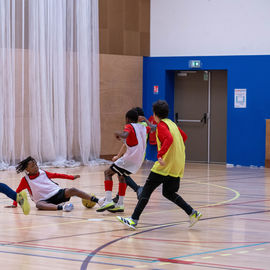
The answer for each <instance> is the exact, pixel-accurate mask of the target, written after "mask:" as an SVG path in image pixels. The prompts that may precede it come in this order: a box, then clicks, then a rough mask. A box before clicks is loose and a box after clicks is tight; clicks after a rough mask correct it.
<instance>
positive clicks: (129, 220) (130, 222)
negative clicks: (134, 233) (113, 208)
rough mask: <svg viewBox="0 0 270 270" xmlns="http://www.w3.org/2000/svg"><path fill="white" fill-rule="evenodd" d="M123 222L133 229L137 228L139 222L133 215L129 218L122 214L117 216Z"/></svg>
mask: <svg viewBox="0 0 270 270" xmlns="http://www.w3.org/2000/svg"><path fill="white" fill-rule="evenodd" d="M116 218H117V219H118V220H119V221H120V222H121V223H123V224H125V225H127V226H128V227H130V228H132V229H133V230H136V226H137V222H135V221H134V220H133V219H132V218H131V217H129V218H123V217H120V216H117V217H116Z"/></svg>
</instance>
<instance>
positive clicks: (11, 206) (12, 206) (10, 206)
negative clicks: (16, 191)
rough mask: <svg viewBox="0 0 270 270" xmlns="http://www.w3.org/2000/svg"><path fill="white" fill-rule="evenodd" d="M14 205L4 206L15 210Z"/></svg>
mask: <svg viewBox="0 0 270 270" xmlns="http://www.w3.org/2000/svg"><path fill="white" fill-rule="evenodd" d="M16 207H17V206H16V205H6V206H5V208H16Z"/></svg>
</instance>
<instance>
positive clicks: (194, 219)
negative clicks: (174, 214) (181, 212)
mask: <svg viewBox="0 0 270 270" xmlns="http://www.w3.org/2000/svg"><path fill="white" fill-rule="evenodd" d="M201 217H202V214H201V213H200V212H199V211H196V210H193V211H192V213H191V215H190V216H189V219H190V225H189V227H192V226H193V225H194V224H195V223H196V222H198V221H199V219H200V218H201Z"/></svg>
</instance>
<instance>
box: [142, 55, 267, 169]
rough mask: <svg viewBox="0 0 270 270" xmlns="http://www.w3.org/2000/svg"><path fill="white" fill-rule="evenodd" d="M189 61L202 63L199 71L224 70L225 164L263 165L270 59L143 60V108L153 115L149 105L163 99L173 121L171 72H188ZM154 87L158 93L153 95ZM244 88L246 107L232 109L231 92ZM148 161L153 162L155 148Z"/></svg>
mask: <svg viewBox="0 0 270 270" xmlns="http://www.w3.org/2000/svg"><path fill="white" fill-rule="evenodd" d="M190 60H201V63H202V66H201V68H200V70H227V74H228V82H227V87H228V89H227V90H228V91H227V93H228V96H227V106H228V108H227V163H231V164H235V165H244V166H248V165H255V166H264V160H265V119H269V118H270V56H269V55H260V56H209V57H207V56H204V57H145V58H144V63H143V69H144V70H143V107H144V110H145V113H146V116H148V117H149V116H150V115H151V114H152V103H153V102H154V101H156V100H158V99H166V100H167V102H168V103H169V105H170V108H171V112H170V118H171V119H172V120H174V118H173V117H174V112H173V108H174V71H175V70H191V69H190V68H189V61H190ZM154 85H158V86H159V93H158V94H154V91H153V87H154ZM235 88H246V89H247V108H243V109H242V108H241V109H240V108H234V89H235ZM146 157H147V159H150V160H156V149H155V147H149V148H148V150H147V156H146Z"/></svg>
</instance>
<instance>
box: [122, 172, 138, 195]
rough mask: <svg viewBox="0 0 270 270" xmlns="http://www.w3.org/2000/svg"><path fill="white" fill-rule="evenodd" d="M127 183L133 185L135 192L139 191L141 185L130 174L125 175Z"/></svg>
mask: <svg viewBox="0 0 270 270" xmlns="http://www.w3.org/2000/svg"><path fill="white" fill-rule="evenodd" d="M125 181H126V184H127V185H128V186H129V187H131V188H132V189H133V190H134V191H135V192H137V190H138V188H139V186H138V185H137V184H136V183H135V182H134V180H133V179H132V178H131V177H130V176H125Z"/></svg>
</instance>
